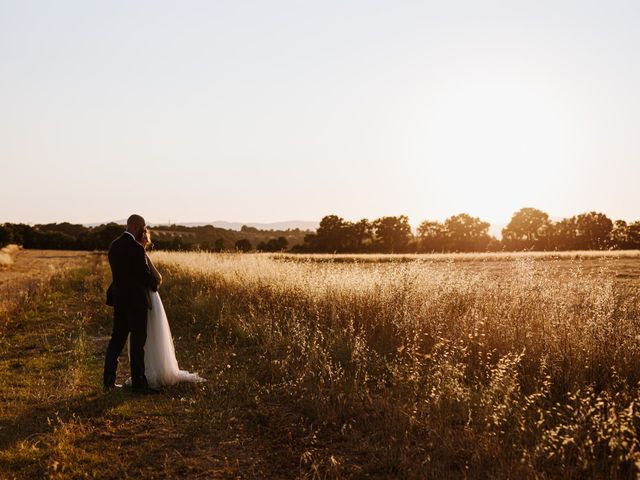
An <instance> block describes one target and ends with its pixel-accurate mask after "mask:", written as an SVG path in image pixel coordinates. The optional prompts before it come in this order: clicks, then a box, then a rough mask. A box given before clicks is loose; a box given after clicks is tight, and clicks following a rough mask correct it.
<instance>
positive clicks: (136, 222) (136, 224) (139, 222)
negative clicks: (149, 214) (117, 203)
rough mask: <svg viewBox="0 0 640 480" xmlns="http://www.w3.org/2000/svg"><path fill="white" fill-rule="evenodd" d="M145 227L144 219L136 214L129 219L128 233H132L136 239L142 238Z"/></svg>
mask: <svg viewBox="0 0 640 480" xmlns="http://www.w3.org/2000/svg"><path fill="white" fill-rule="evenodd" d="M145 226H146V223H145V221H144V218H142V217H141V216H140V215H136V214H135V213H134V214H133V215H131V216H130V217H129V218H128V219H127V232H130V233H131V234H132V235H133V236H134V237H136V238H141V237H142V232H143V231H144V227H145Z"/></svg>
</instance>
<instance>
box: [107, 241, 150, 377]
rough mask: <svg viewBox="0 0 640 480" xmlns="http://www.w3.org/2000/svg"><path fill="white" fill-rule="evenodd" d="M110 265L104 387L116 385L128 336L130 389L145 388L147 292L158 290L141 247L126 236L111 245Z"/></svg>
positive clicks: (148, 306) (148, 304)
mask: <svg viewBox="0 0 640 480" xmlns="http://www.w3.org/2000/svg"><path fill="white" fill-rule="evenodd" d="M109 265H110V266H111V275H112V277H113V281H112V282H111V285H110V286H109V289H108V290H107V302H106V303H107V305H110V306H112V307H114V311H113V332H112V333H111V340H110V341H109V346H108V347H107V355H106V359H105V362H104V378H103V380H104V385H105V386H110V385H113V384H114V383H115V380H116V369H117V368H118V357H119V356H120V352H122V349H123V348H124V345H125V343H126V342H127V336H128V335H129V333H131V340H130V347H131V382H132V387H133V389H134V390H135V389H142V388H146V387H147V378H146V377H145V375H144V344H145V342H146V340H147V309H149V308H151V304H150V303H149V297H148V295H147V289H149V288H150V289H151V290H153V291H157V290H158V282H157V281H156V278H155V277H154V276H153V274H152V273H151V269H150V267H149V264H148V263H147V257H146V254H145V251H144V248H143V247H142V245H140V244H139V243H138V242H136V241H135V239H134V238H133V235H131V234H129V232H125V233H123V234H122V235H121V236H120V237H118V238H117V239H115V240H114V241H113V242H111V245H110V246H109Z"/></svg>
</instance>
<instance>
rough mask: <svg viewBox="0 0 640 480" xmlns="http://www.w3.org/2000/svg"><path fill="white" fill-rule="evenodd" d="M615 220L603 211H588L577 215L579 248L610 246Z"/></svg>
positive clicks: (593, 248) (588, 248)
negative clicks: (610, 235) (609, 240)
mask: <svg viewBox="0 0 640 480" xmlns="http://www.w3.org/2000/svg"><path fill="white" fill-rule="evenodd" d="M612 229H613V222H612V221H611V219H609V218H608V217H607V216H606V215H604V214H603V213H598V212H588V213H582V214H580V215H577V216H576V240H577V248H580V249H585V250H602V249H604V248H608V246H609V245H608V239H609V234H610V233H611V230H612Z"/></svg>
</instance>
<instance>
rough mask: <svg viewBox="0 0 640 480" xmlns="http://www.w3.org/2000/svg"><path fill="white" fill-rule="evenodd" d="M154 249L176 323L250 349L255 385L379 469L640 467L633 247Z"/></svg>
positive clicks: (506, 472) (582, 471) (629, 474)
mask: <svg viewBox="0 0 640 480" xmlns="http://www.w3.org/2000/svg"><path fill="white" fill-rule="evenodd" d="M625 255H626V256H625ZM152 257H153V259H154V261H155V262H156V264H157V265H158V267H159V268H160V269H161V271H162V273H163V275H164V277H165V279H167V282H166V284H165V285H164V286H163V292H162V295H163V299H164V302H165V306H166V307H167V311H168V313H169V316H170V321H171V320H173V321H177V322H189V323H190V324H191V325H193V327H194V328H198V329H200V330H201V331H203V330H205V329H208V330H210V331H215V332H218V333H216V334H215V337H216V338H218V337H219V336H220V335H224V338H226V339H231V340H232V341H234V342H237V345H238V346H243V347H247V346H248V347H250V348H252V349H253V350H252V351H253V352H254V357H255V365H254V367H253V368H254V370H255V375H256V376H257V377H258V378H259V379H260V384H259V385H256V387H255V388H256V393H258V391H260V392H263V393H264V392H268V393H269V394H270V395H273V396H274V398H279V399H284V398H286V399H289V400H291V401H293V402H295V403H296V405H298V407H299V408H300V409H301V410H302V411H303V412H304V414H305V416H306V418H307V419H308V420H309V422H310V423H311V424H313V425H316V426H317V428H319V429H320V428H323V429H324V430H325V431H328V432H330V433H329V435H330V436H331V438H332V441H335V442H338V443H340V444H341V445H344V448H345V449H346V450H350V451H356V452H360V453H364V454H366V455H370V456H371V457H372V458H374V457H375V461H374V462H373V467H371V468H373V470H372V471H370V472H369V473H374V474H381V475H391V476H397V477H400V478H446V477H463V476H464V477H470V478H492V477H494V478H495V477H499V478H584V477H594V478H635V477H636V476H637V475H638V474H639V473H640V437H639V432H640V405H638V395H639V393H640V390H639V388H638V382H639V381H640V368H638V366H639V365H640V296H639V295H638V293H639V292H640V287H639V286H638V284H636V283H634V282H628V281H625V282H622V281H620V280H619V279H618V276H619V273H620V269H621V263H620V262H623V261H626V262H629V261H630V258H631V260H632V262H631V264H630V265H631V267H630V268H631V269H633V268H637V266H636V263H635V262H636V261H637V260H636V259H637V258H638V254H637V253H636V254H631V257H629V254H618V255H615V254H605V256H604V257H602V255H600V256H591V255H586V256H585V255H583V254H573V255H572V254H565V255H561V256H560V258H554V257H553V256H549V255H547V256H544V257H543V258H545V259H547V260H548V261H544V262H541V261H539V260H538V259H536V258H535V257H536V256H531V255H515V256H510V257H507V259H506V260H504V259H502V260H503V261H502V262H500V264H499V268H495V262H490V263H492V264H494V265H493V267H494V268H485V265H486V264H485V263H484V262H482V261H478V260H482V259H479V258H474V260H475V261H476V263H473V262H462V263H460V262H456V260H457V259H460V257H456V256H449V259H448V260H450V261H442V260H447V259H446V258H440V257H438V258H434V259H429V257H425V256H422V257H421V261H406V262H390V261H383V262H370V261H369V262H367V261H355V262H340V261H338V262H333V261H326V260H327V258H326V257H315V256H301V257H295V256H282V255H279V256H269V255H260V254H209V253H175V252H174V253H169V252H154V253H153V254H152ZM586 257H590V258H586ZM591 257H592V258H591ZM318 260H325V261H318ZM329 260H330V259H329ZM356 260H357V259H356ZM625 265H627V266H628V265H629V264H625ZM625 268H626V267H625ZM220 338H223V337H220ZM208 368H217V366H208ZM331 461H333V460H331ZM330 463H331V462H330V461H329V460H327V461H326V462H324V463H323V462H322V461H319V463H318V465H320V466H321V465H328V466H327V467H326V468H327V472H328V471H329V469H330ZM370 463H371V462H370ZM327 475H328V473H327Z"/></svg>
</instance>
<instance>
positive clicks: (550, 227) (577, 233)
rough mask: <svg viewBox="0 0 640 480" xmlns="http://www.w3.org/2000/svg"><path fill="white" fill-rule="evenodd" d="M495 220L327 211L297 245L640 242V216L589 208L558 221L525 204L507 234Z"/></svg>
mask: <svg viewBox="0 0 640 480" xmlns="http://www.w3.org/2000/svg"><path fill="white" fill-rule="evenodd" d="M489 227H490V224H489V222H486V221H483V220H481V219H480V218H477V217H473V216H471V215H469V214H467V213H461V214H458V215H453V216H451V217H449V218H447V219H446V220H445V221H444V222H440V221H436V220H425V221H423V222H422V223H421V224H420V225H419V226H418V228H417V232H416V233H415V234H414V233H413V232H412V229H411V226H410V224H409V218H408V217H407V216H406V215H400V216H388V217H381V218H378V219H376V220H373V221H369V220H368V219H366V218H364V219H362V220H359V221H357V222H350V221H347V220H345V219H343V218H341V217H339V216H337V215H328V216H325V217H324V218H323V219H322V221H321V222H320V226H319V228H318V230H317V231H316V232H315V233H312V234H308V235H306V236H305V238H304V243H303V244H302V245H300V246H297V247H294V248H293V249H292V250H294V251H299V252H317V253H333V252H335V253H436V252H487V251H488V252H496V251H527V250H529V251H531V250H535V251H557V250H604V249H620V250H622V249H625V250H626V249H638V248H640V221H636V222H633V223H629V224H628V223H627V222H625V221H624V220H616V221H612V220H611V219H609V218H608V217H607V216H606V215H604V214H602V213H598V212H587V213H582V214H579V215H575V216H573V217H571V218H566V219H563V220H560V221H553V220H551V218H550V217H549V215H548V214H547V213H545V212H543V211H541V210H538V209H535V208H522V209H520V210H518V211H517V212H516V213H514V214H513V216H512V218H511V221H510V222H509V224H508V225H507V226H505V228H503V229H502V239H500V240H499V239H497V238H496V237H494V236H492V235H490V234H489Z"/></svg>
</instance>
